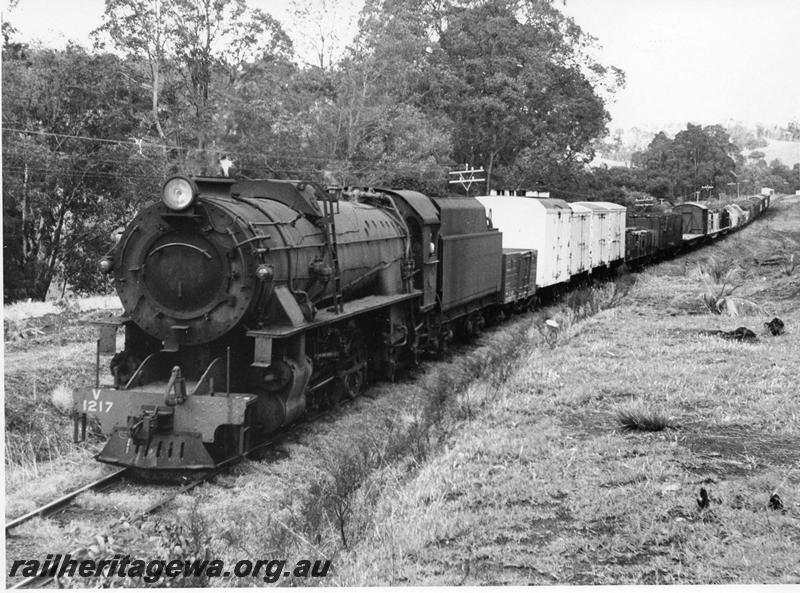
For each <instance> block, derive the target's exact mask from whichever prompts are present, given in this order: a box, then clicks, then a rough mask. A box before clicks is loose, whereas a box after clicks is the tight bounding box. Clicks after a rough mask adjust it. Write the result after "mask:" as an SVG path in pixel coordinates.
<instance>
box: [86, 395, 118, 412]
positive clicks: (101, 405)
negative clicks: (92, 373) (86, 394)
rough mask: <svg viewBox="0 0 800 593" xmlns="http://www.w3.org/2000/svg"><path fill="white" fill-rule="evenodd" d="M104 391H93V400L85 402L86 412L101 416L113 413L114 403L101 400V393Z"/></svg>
mask: <svg viewBox="0 0 800 593" xmlns="http://www.w3.org/2000/svg"><path fill="white" fill-rule="evenodd" d="M101 391H102V389H92V399H84V400H83V408H82V410H83V411H84V412H95V413H100V414H107V413H108V412H110V411H111V408H112V406H113V405H114V402H112V401H108V400H103V399H100V392H101Z"/></svg>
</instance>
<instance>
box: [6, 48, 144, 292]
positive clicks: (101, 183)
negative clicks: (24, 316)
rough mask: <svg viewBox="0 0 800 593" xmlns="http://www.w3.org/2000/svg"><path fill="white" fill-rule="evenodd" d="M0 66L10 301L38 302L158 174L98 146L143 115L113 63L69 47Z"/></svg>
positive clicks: (135, 92)
mask: <svg viewBox="0 0 800 593" xmlns="http://www.w3.org/2000/svg"><path fill="white" fill-rule="evenodd" d="M3 58H4V59H3V118H4V126H5V132H4V135H3V140H4V141H3V173H4V175H3V195H4V204H3V207H4V212H5V214H6V216H8V217H9V219H10V221H12V223H11V224H10V225H9V226H7V227H6V232H7V233H9V234H7V235H6V236H5V246H6V251H5V254H6V257H4V270H5V273H6V297H7V298H23V297H33V298H38V299H41V298H44V296H45V295H46V293H47V290H48V287H49V286H50V283H51V282H52V279H53V277H54V275H55V274H56V272H57V271H58V270H59V269H64V266H67V267H68V266H70V265H71V263H72V262H76V261H82V262H83V263H85V259H83V258H84V257H85V256H84V252H83V248H84V245H86V244H88V243H91V242H92V241H95V240H96V239H97V238H98V237H107V236H108V233H109V232H110V230H111V229H112V228H113V227H114V226H115V225H118V224H119V223H120V221H121V220H122V219H123V217H124V216H125V215H126V214H127V215H130V211H131V207H135V204H136V203H137V201H139V200H141V196H142V194H141V193H140V192H141V191H142V190H145V189H146V190H149V189H151V188H152V185H153V184H152V180H155V179H157V177H156V176H155V175H156V174H159V176H160V172H158V171H157V170H154V161H149V160H145V159H142V160H137V159H132V158H131V157H130V150H131V146H130V145H127V144H126V143H119V142H104V141H102V140H95V139H96V138H100V137H102V136H103V135H104V134H108V135H110V136H111V137H115V138H120V137H122V138H125V137H128V136H130V135H131V134H133V133H134V132H135V131H136V129H137V124H138V121H139V120H138V118H137V117H135V116H134V117H132V115H133V114H136V113H138V112H140V111H141V110H142V109H143V108H146V104H147V99H146V96H145V95H143V94H142V93H140V92H139V89H138V88H137V87H135V86H133V87H132V86H131V85H130V84H129V79H128V78H127V77H126V76H125V73H124V68H123V66H122V64H121V62H120V60H119V59H118V58H116V57H114V56H111V55H109V54H99V55H89V54H87V53H86V52H85V51H84V50H83V49H81V48H78V47H75V46H70V47H68V48H67V49H66V50H64V51H55V50H46V49H42V50H28V52H27V57H26V59H11V57H10V56H6V54H5V53H4V55H3ZM98 73H102V74H101V75H100V76H97V74H98ZM76 81H92V84H81V83H80V82H77V83H76ZM12 245H13V247H12V248H9V247H11V246H12ZM9 281H10V282H9Z"/></svg>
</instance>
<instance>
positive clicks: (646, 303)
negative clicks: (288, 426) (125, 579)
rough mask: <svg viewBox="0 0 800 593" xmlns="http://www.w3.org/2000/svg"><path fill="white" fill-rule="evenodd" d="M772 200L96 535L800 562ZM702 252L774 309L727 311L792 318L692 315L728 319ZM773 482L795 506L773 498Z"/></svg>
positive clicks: (725, 564)
mask: <svg viewBox="0 0 800 593" xmlns="http://www.w3.org/2000/svg"><path fill="white" fill-rule="evenodd" d="M776 209H777V210H778V212H777V213H775V215H774V216H772V217H769V218H767V219H766V220H764V221H760V222H757V223H755V224H754V225H752V226H751V227H750V228H748V229H746V230H745V231H743V232H742V233H741V234H740V235H738V236H734V237H731V238H729V239H727V240H725V241H724V242H722V243H720V244H717V245H715V246H714V247H712V248H709V249H705V250H703V251H702V252H696V253H694V254H692V255H691V256H689V257H690V258H691V259H692V260H693V262H692V263H691V264H687V265H684V264H683V263H682V262H680V261H678V262H668V263H664V264H661V265H659V266H657V267H656V268H654V269H653V270H651V271H649V272H647V273H645V274H642V275H641V276H639V277H635V280H636V284H635V285H634V286H632V287H628V288H629V291H628V290H626V289H618V288H617V287H614V288H612V287H611V286H600V287H596V288H595V292H594V293H590V294H588V295H576V296H573V297H571V298H572V300H571V301H570V302H562V303H561V304H559V305H556V306H553V307H551V308H549V309H548V310H546V311H542V312H541V313H540V314H538V315H534V316H530V317H523V318H520V319H519V320H517V321H516V322H513V323H510V324H508V325H506V326H504V327H502V328H500V329H498V330H495V331H493V332H490V333H488V334H487V335H486V337H485V338H483V339H482V340H481V341H480V343H479V346H478V347H477V348H474V349H470V350H469V351H468V352H465V353H458V356H457V357H454V358H453V359H451V360H449V361H445V362H443V363H436V364H426V365H425V366H424V367H423V368H422V369H420V371H419V372H418V373H417V375H416V376H414V377H410V378H409V379H408V380H407V381H405V382H403V383H399V384H396V385H388V384H381V385H377V386H375V387H373V388H372V389H371V390H370V391H369V393H368V394H367V396H366V397H363V398H361V399H359V400H357V401H356V402H354V403H352V404H350V405H348V406H346V407H345V408H343V409H341V410H338V411H335V412H334V413H332V414H331V415H330V417H329V418H328V419H327V420H324V421H319V422H317V423H315V424H314V425H313V426H310V427H306V428H304V429H303V431H301V432H300V433H299V434H298V435H297V436H296V437H295V438H293V439H290V440H289V441H287V442H285V443H284V444H282V445H281V446H280V448H279V449H278V450H276V451H273V452H272V453H271V454H270V456H269V457H268V458H266V459H264V460H261V461H251V462H248V463H246V464H243V465H241V466H239V467H238V468H237V469H236V471H235V472H233V473H231V474H229V475H227V476H223V477H221V478H220V479H219V480H218V483H217V484H216V485H213V486H208V487H205V488H203V489H202V490H201V491H200V493H199V494H197V495H196V497H193V498H192V499H189V498H186V499H185V500H182V501H180V502H179V503H178V504H177V505H175V507H174V508H173V512H172V514H171V515H170V516H169V517H166V518H165V519H164V520H163V521H162V522H160V523H159V525H150V526H124V525H110V526H108V527H107V531H106V532H105V533H103V534H101V535H103V536H104V537H106V538H107V537H108V536H112V537H114V538H115V542H117V543H115V547H114V550H116V551H120V552H121V553H128V552H133V553H137V552H141V551H142V550H145V551H146V550H147V549H148V548H147V545H148V542H155V545H157V546H159V548H158V549H162V548H165V546H167V545H168V544H169V542H171V541H172V540H171V539H170V538H173V539H174V537H184V538H188V539H186V541H187V548H188V549H191V550H193V551H195V552H197V553H213V554H216V555H217V556H218V557H221V558H223V559H226V560H229V561H230V560H233V559H236V558H248V559H257V558H280V557H287V558H290V559H292V558H298V557H308V558H320V559H321V558H327V559H331V560H332V561H333V567H334V569H333V571H332V576H330V577H329V578H328V579H326V580H325V581H324V584H336V585H389V584H414V585H457V584H529V583H533V584H571V585H577V584H621V583H625V584H664V583H678V584H687V583H750V582H798V581H800V569H798V566H800V549H799V548H798V546H797V543H798V541H800V540H798V536H797V534H798V522H799V521H800V506H798V501H796V500H794V498H793V496H795V495H794V493H796V492H798V491H800V453H798V451H800V428H798V426H800V425H798V419H800V402H798V401H797V398H796V393H795V391H796V389H795V386H796V385H797V384H798V383H800V351H798V347H797V340H795V339H794V335H793V334H794V333H795V332H796V331H797V330H796V328H797V327H800V310H798V309H797V306H796V304H797V298H798V297H797V296H793V295H795V292H794V291H795V287H796V285H795V284H794V281H795V280H796V278H795V277H793V276H791V277H790V276H786V275H784V274H782V273H781V270H780V269H778V268H777V267H774V268H770V269H769V270H767V271H765V270H763V269H761V268H755V267H754V265H755V264H754V263H753V262H754V258H756V257H758V256H759V255H761V254H762V252H764V253H766V251H767V250H769V249H772V244H771V243H768V241H767V239H766V238H764V237H765V236H766V234H765V233H764V229H765V228H768V227H771V228H773V229H775V230H776V232H778V233H780V232H784V229H792V228H796V227H797V224H798V221H800V209H798V208H797V207H795V209H794V210H791V211H790V212H789V213H788V214H787V210H788V209H787V207H786V206H785V205H781V206H777V205H776ZM740 238H741V240H740ZM708 255H713V256H714V257H716V258H720V259H724V258H727V259H729V260H730V261H732V262H734V263H735V264H736V265H738V266H740V267H741V268H742V279H743V282H744V284H743V285H742V291H743V292H742V294H743V295H745V296H747V297H748V298H753V299H754V300H757V302H758V303H759V304H760V305H761V306H762V307H763V308H764V310H765V311H768V312H769V315H768V316H767V317H766V318H763V317H761V316H749V315H744V316H743V317H742V318H741V319H739V320H736V325H741V324H744V325H747V326H749V327H753V328H761V327H762V326H761V324H762V323H763V321H765V320H766V319H768V318H771V317H773V316H779V317H781V318H782V319H783V320H784V321H785V322H786V334H785V335H782V336H777V337H771V336H770V337H766V336H764V337H763V338H762V339H761V340H760V341H759V342H758V343H757V344H743V343H738V342H728V341H725V340H719V339H715V338H713V337H711V336H706V335H702V334H701V333H700V331H701V330H716V329H721V330H731V329H733V325H731V324H730V323H729V321H730V320H727V319H726V318H725V317H719V316H716V315H712V314H710V313H709V311H707V310H705V309H704V308H703V306H702V302H701V299H700V298H698V278H697V277H693V276H692V274H693V272H692V270H693V269H696V262H697V261H701V260H702V259H703V258H705V257H707V256H708ZM547 319H552V320H555V321H556V322H557V324H558V328H554V329H557V331H556V332H555V337H554V338H553V339H552V340H551V341H552V343H549V342H548V339H549V338H548V337H547V334H545V335H543V333H542V331H540V330H541V329H542V327H544V326H545V321H546V320H547ZM636 406H641V408H639V409H640V415H639V416H638V417H637V422H638V423H639V424H642V425H643V424H645V423H646V422H647V421H648V419H649V421H651V422H655V423H656V424H657V423H659V422H660V421H664V420H666V422H668V423H669V424H671V425H673V426H674V428H672V429H670V430H662V431H657V432H651V431H641V430H635V431H623V430H620V424H619V420H618V413H619V412H620V411H621V410H623V411H624V410H635V409H636ZM659 416H660V417H661V418H659ZM700 487H703V488H705V489H706V490H707V491H708V492H709V494H710V497H711V501H712V502H711V507H710V508H709V509H705V510H702V511H701V510H700V509H699V508H698V506H697V503H696V498H697V495H698V491H699V488H700ZM773 492H778V493H779V495H780V496H781V497H782V499H783V500H784V504H785V506H786V513H781V512H777V511H771V510H770V509H769V507H768V506H767V503H768V500H769V497H770V496H771V495H772V493H773ZM95 503H96V504H97V505H98V506H100V507H102V506H104V505H106V504H109V505H110V504H112V502H111V501H109V500H106V499H103V498H97V499H96V501H95ZM170 534H172V535H170ZM189 534H191V535H192V537H191V538H189V537H188V536H189ZM88 535H89V534H88V532H83V533H81V534H78V535H77V536H76V538H75V542H76V543H77V542H80V541H86V540H87V539H88ZM81 537H82V538H83V539H82V540H81V539H80V538H81ZM150 538H154V539H153V540H151V539H150ZM149 545H150V546H151V548H152V546H153V543H149ZM281 583H282V584H295V585H309V584H314V583H313V582H309V581H305V580H301V579H293V578H287V579H284V580H282V581H281ZM210 584H211V585H218V586H244V585H250V586H252V585H263V583H261V582H259V581H254V580H253V579H237V578H234V577H230V578H226V579H219V580H215V581H212V582H211V583H210Z"/></svg>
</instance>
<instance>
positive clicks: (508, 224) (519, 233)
mask: <svg viewBox="0 0 800 593" xmlns="http://www.w3.org/2000/svg"><path fill="white" fill-rule="evenodd" d="M477 200H478V201H479V202H480V203H481V204H483V206H484V208H486V215H487V216H488V217H489V219H490V220H491V221H492V224H493V225H494V227H496V228H498V229H500V232H501V233H502V234H503V248H504V249H535V250H536V286H537V288H541V287H544V286H551V285H553V284H558V283H560V282H567V281H568V280H569V279H570V236H571V234H572V209H571V208H570V207H569V205H568V204H567V203H566V202H565V201H563V200H555V199H549V198H533V197H527V196H513V195H492V196H478V197H477Z"/></svg>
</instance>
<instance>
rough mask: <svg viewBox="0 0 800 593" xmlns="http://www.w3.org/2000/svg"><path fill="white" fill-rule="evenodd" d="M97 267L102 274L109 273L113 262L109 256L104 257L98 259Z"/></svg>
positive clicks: (112, 267)
mask: <svg viewBox="0 0 800 593" xmlns="http://www.w3.org/2000/svg"><path fill="white" fill-rule="evenodd" d="M99 267H100V271H101V272H102V273H103V274H109V273H110V272H111V270H113V269H114V262H113V261H111V260H110V259H109V258H107V257H104V258H103V259H101V260H100V263H99Z"/></svg>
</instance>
